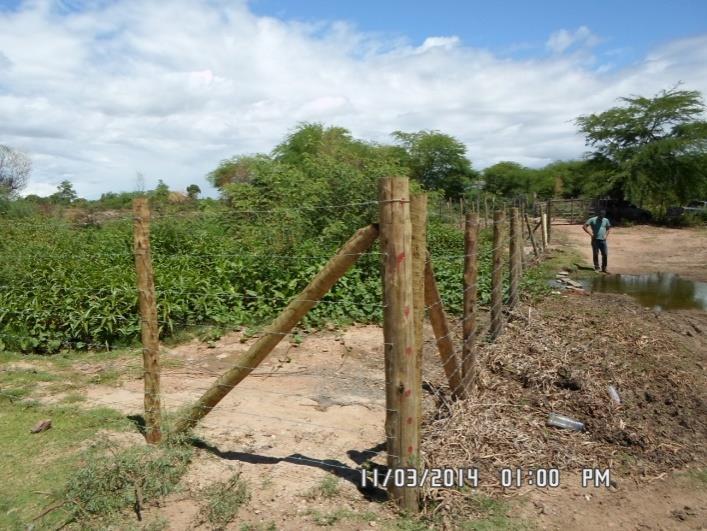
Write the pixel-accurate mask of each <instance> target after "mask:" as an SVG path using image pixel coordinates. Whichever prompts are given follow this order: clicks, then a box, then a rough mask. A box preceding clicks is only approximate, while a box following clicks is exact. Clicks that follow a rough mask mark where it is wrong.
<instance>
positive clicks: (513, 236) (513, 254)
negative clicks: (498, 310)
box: [508, 207, 523, 308]
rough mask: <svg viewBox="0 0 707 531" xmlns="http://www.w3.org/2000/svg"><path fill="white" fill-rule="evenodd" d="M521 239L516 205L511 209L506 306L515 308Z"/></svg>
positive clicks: (518, 285)
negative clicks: (508, 285) (508, 284)
mask: <svg viewBox="0 0 707 531" xmlns="http://www.w3.org/2000/svg"><path fill="white" fill-rule="evenodd" d="M521 245H522V239H521V225H520V212H519V211H518V208H517V207H514V208H512V209H511V233H510V246H509V247H510V249H509V250H510V253H509V254H510V270H509V272H510V278H509V280H510V289H509V297H508V306H509V307H510V308H515V307H516V306H517V305H518V300H519V297H520V278H521V273H522V271H521V268H522V267H523V262H522V254H523V253H522V247H521Z"/></svg>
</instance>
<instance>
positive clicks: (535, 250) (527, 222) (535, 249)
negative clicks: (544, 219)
mask: <svg viewBox="0 0 707 531" xmlns="http://www.w3.org/2000/svg"><path fill="white" fill-rule="evenodd" d="M523 217H524V218H525V226H526V228H527V229H528V235H529V236H530V244H531V245H532V246H533V254H535V258H539V257H540V251H538V245H537V243H535V235H534V234H533V228H532V227H531V226H530V220H529V219H528V213H527V212H524V213H523Z"/></svg>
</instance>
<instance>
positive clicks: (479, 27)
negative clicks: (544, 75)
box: [250, 0, 707, 63]
mask: <svg viewBox="0 0 707 531" xmlns="http://www.w3.org/2000/svg"><path fill="white" fill-rule="evenodd" d="M250 5H251V7H252V9H253V11H254V12H255V13H258V14H262V15H268V16H275V17H279V18H287V19H294V20H302V21H307V22H314V21H321V20H345V21H349V22H351V23H353V24H355V25H356V26H357V27H358V28H359V29H360V30H362V31H370V32H379V33H382V34H389V35H395V34H397V35H399V36H401V37H403V38H408V39H411V40H412V41H413V42H418V43H419V42H422V41H424V39H425V38H427V37H429V36H430V35H450V34H451V35H457V36H459V37H460V39H461V40H462V42H463V43H464V44H465V45H469V46H474V47H480V48H488V49H490V50H493V51H495V52H497V53H501V54H508V55H510V56H514V57H529V56H539V55H544V54H546V53H547V50H546V48H545V42H546V40H547V36H548V35H549V34H550V33H552V32H554V31H557V30H559V29H562V28H577V27H580V26H586V27H588V28H590V29H591V31H592V32H593V33H594V34H596V35H598V36H599V37H600V38H601V39H602V42H601V44H600V45H599V46H598V48H599V49H600V51H601V52H609V53H610V54H611V56H612V57H615V58H617V59H615V60H617V61H621V62H622V63H624V62H628V61H632V60H635V59H636V58H637V57H640V56H641V55H642V54H644V53H645V52H646V51H647V50H649V49H650V48H651V47H653V46H656V45H659V44H662V43H665V42H668V41H670V40H673V39H676V38H681V37H686V36H691V35H698V34H701V33H704V32H705V31H707V1H706V0H638V1H636V0H585V1H577V0H539V1H532V0H496V1H483V2H479V1H454V0H436V1H434V2H429V1H419V2H416V1H409V0H408V1H403V0H384V1H375V0H358V1H342V0H339V1H337V0H251V2H250Z"/></svg>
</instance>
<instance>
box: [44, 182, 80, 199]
mask: <svg viewBox="0 0 707 531" xmlns="http://www.w3.org/2000/svg"><path fill="white" fill-rule="evenodd" d="M50 197H51V199H52V200H53V201H54V202H56V203H60V204H65V205H68V204H70V203H72V202H73V201H75V200H76V199H77V198H78V195H77V194H76V190H74V185H73V184H71V181H67V180H65V181H61V182H60V183H59V186H57V187H56V192H54V193H53V194H52V195H51V196H50Z"/></svg>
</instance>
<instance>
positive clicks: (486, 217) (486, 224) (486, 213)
mask: <svg viewBox="0 0 707 531" xmlns="http://www.w3.org/2000/svg"><path fill="white" fill-rule="evenodd" d="M484 228H485V229H488V228H489V202H488V198H487V197H486V195H484Z"/></svg>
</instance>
